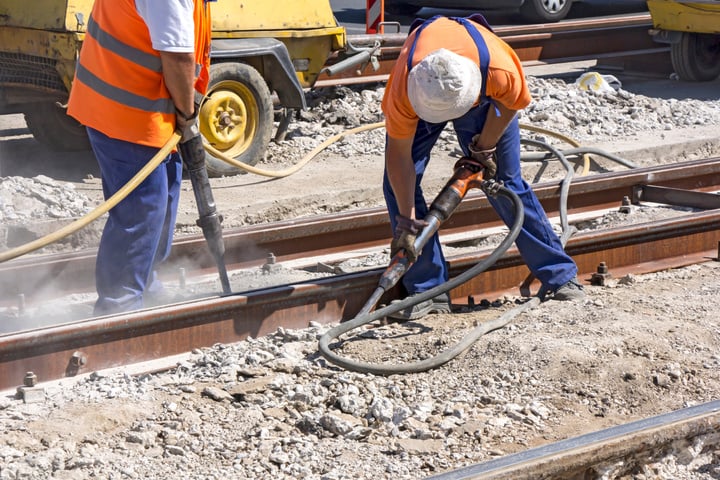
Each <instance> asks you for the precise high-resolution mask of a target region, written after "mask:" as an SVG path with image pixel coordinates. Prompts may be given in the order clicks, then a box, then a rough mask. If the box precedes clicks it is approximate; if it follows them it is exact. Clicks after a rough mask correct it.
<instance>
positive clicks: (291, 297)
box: [0, 210, 720, 390]
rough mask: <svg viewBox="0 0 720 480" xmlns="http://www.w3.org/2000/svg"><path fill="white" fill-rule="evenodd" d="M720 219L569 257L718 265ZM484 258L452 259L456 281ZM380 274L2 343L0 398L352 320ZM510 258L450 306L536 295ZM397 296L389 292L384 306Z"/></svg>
mask: <svg viewBox="0 0 720 480" xmlns="http://www.w3.org/2000/svg"><path fill="white" fill-rule="evenodd" d="M719 231H720V210H710V211H703V212H697V213H691V214H687V215H683V216H680V217H677V218H674V219H671V220H663V221H658V222H653V223H647V224H640V225H634V226H631V227H624V228H615V229H608V230H604V231H600V232H591V233H580V234H578V235H577V236H576V237H573V238H571V239H570V241H569V242H568V244H567V251H568V253H570V254H571V255H572V256H573V258H574V259H575V260H576V262H577V264H578V269H579V273H580V276H581V279H583V280H584V281H585V282H587V281H589V279H590V276H591V275H592V274H593V273H594V272H596V270H597V266H598V265H599V264H600V263H603V264H604V265H607V266H609V269H610V273H611V274H613V275H616V276H619V275H623V274H624V272H632V273H634V274H639V273H644V272H652V271H657V270H662V269H666V268H670V267H679V266H683V265H689V264H694V263H699V262H703V261H708V260H710V259H716V258H717V246H718V237H719V236H720V233H718V232H719ZM488 254H489V252H487V251H483V252H479V253H478V254H476V255H470V256H462V257H455V258H449V259H448V261H449V263H450V274H451V276H456V275H458V274H459V273H461V272H463V271H465V270H467V268H469V266H471V265H475V264H476V263H478V262H479V261H481V260H482V259H483V258H485V257H486V256H487V255H488ZM383 270H384V269H383V268H378V269H373V270H367V271H362V272H358V273H352V274H345V275H337V276H333V277H325V278H321V279H317V280H312V281H306V282H300V283H294V284H288V285H281V286H276V287H271V288H266V289H259V290H254V291H249V292H243V293H238V294H233V295H229V296H225V297H212V298H205V299H201V300H194V301H187V302H182V303H178V304H173V305H167V306H163V307H157V308H150V309H146V310H141V311H135V312H130V313H125V314H119V315H113V316H107V317H99V318H94V319H91V320H85V321H77V322H71V323H67V324H63V325H56V326H52V327H48V328H38V329H34V330H26V331H22V332H19V333H15V334H7V335H0V390H4V389H8V388H12V387H13V386H16V385H18V384H20V383H21V382H22V379H23V377H24V375H25V373H26V372H28V371H33V372H35V374H36V375H37V377H38V379H39V380H40V381H47V380H55V379H60V378H64V377H68V376H74V375H77V374H79V373H87V372H91V371H95V370H102V369H106V368H110V367H116V366H121V365H128V364H132V363H138V362H145V361H149V360H153V359H158V358H162V357H168V356H172V355H176V354H179V353H184V352H188V351H191V350H192V349H195V348H200V347H205V346H210V345H213V344H216V343H231V342H235V341H240V340H243V339H245V338H247V337H249V336H250V337H257V336H260V335H266V334H269V333H271V332H273V331H275V330H277V328H278V327H283V328H288V329H293V328H305V327H307V326H308V325H309V323H310V322H313V321H314V322H319V323H332V322H337V321H341V320H345V319H348V318H352V317H353V316H354V315H355V314H356V313H357V311H359V309H360V308H361V307H362V304H363V302H364V301H365V299H366V298H368V297H369V295H370V294H371V293H372V291H373V290H374V289H375V287H376V286H377V281H378V280H379V277H380V275H381V274H382V271H383ZM531 280H532V279H530V278H529V277H528V270H527V267H526V266H525V264H524V262H523V260H522V258H521V257H520V255H519V253H518V252H517V250H516V249H511V250H510V251H508V252H507V253H506V255H505V256H504V257H503V258H502V259H501V261H499V262H497V263H496V264H495V265H494V266H493V267H492V268H490V269H488V270H487V271H485V272H483V273H482V274H481V275H478V276H477V277H475V278H474V279H473V280H472V281H470V282H468V283H466V284H464V285H462V286H461V287H459V288H457V289H455V290H453V291H451V292H450V293H451V296H452V298H453V301H454V302H455V303H458V304H459V303H463V302H468V303H476V297H477V298H497V296H496V295H500V294H503V293H511V294H517V293H518V289H519V288H520V290H521V291H522V290H523V289H525V290H527V292H528V294H530V293H532V292H530V290H531V289H533V288H534V287H533V284H532V281H531ZM397 295H398V292H397V291H395V290H393V291H390V292H388V294H387V295H386V298H384V299H382V300H381V301H388V300H389V299H391V298H394V297H396V296H397Z"/></svg>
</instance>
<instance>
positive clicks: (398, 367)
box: [318, 171, 540, 375]
mask: <svg viewBox="0 0 720 480" xmlns="http://www.w3.org/2000/svg"><path fill="white" fill-rule="evenodd" d="M456 172H457V171H456ZM456 176H457V173H456ZM451 182H452V180H451ZM451 182H448V185H446V187H445V189H443V190H442V191H441V192H440V194H439V195H438V197H436V199H435V201H434V202H433V204H432V205H431V207H430V211H429V213H428V215H427V216H426V217H425V220H426V221H427V222H428V225H427V226H426V227H424V228H423V230H422V232H421V233H420V235H418V237H417V240H416V243H415V248H416V250H417V251H420V250H422V247H423V246H424V245H425V244H426V243H427V241H428V240H429V239H430V238H431V237H432V235H433V234H434V233H435V232H436V231H437V230H438V229H439V228H440V224H441V223H442V221H445V220H447V218H449V216H450V214H451V213H452V210H454V208H455V207H457V204H459V203H460V200H462V196H460V198H456V203H455V204H454V205H453V206H452V208H450V209H445V211H444V212H442V213H443V214H442V215H437V214H436V213H435V212H437V210H438V208H437V207H436V205H438V204H440V205H442V203H443V201H442V200H441V198H442V197H443V196H444V195H446V191H447V189H448V186H449V185H450V184H451ZM480 188H482V189H483V191H485V192H486V194H488V195H492V196H497V195H501V196H503V197H506V198H507V199H508V200H509V201H510V202H511V203H512V204H513V206H514V210H515V211H514V213H515V221H514V223H513V225H512V227H511V228H510V231H509V233H508V235H507V236H506V237H505V238H504V239H503V241H502V242H501V243H500V244H499V245H498V246H497V247H496V248H495V249H494V250H493V252H492V253H491V254H490V255H489V256H488V257H486V258H485V259H483V260H482V261H481V262H479V263H478V264H476V265H475V266H473V267H471V268H470V269H468V270H466V271H465V272H463V273H461V274H460V275H458V276H456V277H454V278H452V279H450V280H448V281H447V282H445V283H443V284H441V285H438V286H436V287H434V288H431V289H430V290H427V291H425V292H422V293H418V294H415V295H413V296H412V297H407V298H405V299H403V300H400V301H398V302H392V303H391V304H390V305H388V306H386V307H383V308H380V309H378V310H375V311H372V312H371V310H372V309H373V308H374V307H375V304H376V303H377V301H378V300H379V299H380V297H381V295H382V294H383V293H384V292H385V291H387V290H388V289H389V288H391V287H392V286H393V285H395V283H397V282H398V281H399V280H400V278H401V277H402V275H404V273H405V272H406V271H407V269H408V268H409V267H410V264H409V262H408V261H407V258H405V256H404V252H403V251H400V252H399V253H397V254H396V255H395V256H394V257H393V259H392V260H391V262H390V265H389V266H388V267H387V269H386V270H385V272H384V273H383V275H382V276H381V278H380V281H379V283H378V287H377V288H376V289H375V291H374V292H373V294H372V295H371V296H370V298H369V299H368V301H367V302H366V303H365V305H364V306H363V308H362V309H361V311H360V313H359V314H358V315H357V316H356V317H355V318H353V319H352V320H349V321H347V322H343V323H341V324H339V325H337V326H336V327H334V328H332V329H330V330H329V331H328V332H327V333H325V334H324V335H323V336H322V337H320V340H319V343H318V349H319V350H320V353H321V354H322V355H323V356H324V357H325V358H326V359H327V360H329V361H330V362H332V363H334V364H336V365H338V366H340V367H343V368H346V369H348V370H352V371H356V372H362V373H373V374H376V375H393V374H401V373H416V372H423V371H426V370H430V369H432V368H436V367H439V366H440V365H443V364H445V363H447V362H449V361H450V360H452V359H453V358H455V357H457V356H458V355H459V354H461V353H462V352H463V351H465V350H466V349H468V348H469V347H470V346H471V345H472V344H473V343H475V342H476V341H477V340H478V338H480V337H481V336H482V335H484V334H486V333H488V332H491V331H493V330H497V329H498V328H502V327H503V326H505V325H506V324H507V323H509V322H510V321H511V320H512V319H513V318H515V317H516V316H517V315H519V314H520V313H522V312H524V311H525V310H527V309H528V308H532V307H533V306H534V305H536V304H537V303H538V302H539V301H540V300H539V298H537V297H535V298H533V299H531V300H529V301H528V302H526V303H524V304H522V305H520V306H519V307H516V308H514V309H512V310H510V311H508V312H506V313H505V314H503V315H502V316H500V317H499V318H497V319H494V320H492V321H489V322H485V323H482V324H480V325H479V326H477V327H476V328H475V329H473V330H472V331H471V332H470V333H469V334H468V335H466V336H465V337H463V339H462V340H461V341H460V342H458V343H457V344H455V345H454V346H452V347H450V348H448V349H447V350H445V351H443V352H441V353H440V354H439V355H436V356H434V357H430V358H428V359H425V360H421V361H418V362H413V363H407V364H372V363H367V362H360V361H356V360H352V359H349V358H346V357H343V356H341V355H338V354H336V353H334V352H333V351H332V350H331V349H330V342H331V341H332V340H333V339H335V338H338V337H340V335H343V334H345V333H347V332H349V331H351V330H354V329H356V328H358V327H361V326H363V325H367V324H368V323H371V322H373V321H375V320H378V319H380V318H383V317H386V316H388V315H390V314H393V313H395V312H399V311H401V310H403V309H405V308H408V307H410V306H412V305H416V304H418V303H421V302H424V301H427V300H430V299H432V298H435V297H436V296H438V295H441V294H443V293H446V292H448V291H450V290H452V289H453V288H455V287H457V286H459V285H462V284H463V283H465V282H467V281H469V280H470V279H472V278H474V277H476V276H477V275H479V274H480V273H482V272H483V271H485V270H487V269H488V268H489V267H490V266H492V265H493V264H495V262H497V260H498V259H499V258H500V257H501V256H502V255H503V254H504V253H505V252H506V251H507V250H508V249H509V248H510V247H511V246H512V244H513V243H514V242H515V239H516V238H517V236H518V235H519V233H520V230H521V229H522V225H523V222H524V218H525V212H524V210H523V205H522V201H521V200H520V198H519V197H518V196H517V195H516V194H515V192H512V191H511V190H509V189H507V188H506V187H504V186H502V185H501V184H499V183H497V182H494V181H492V180H485V181H483V182H482V184H481V187H480Z"/></svg>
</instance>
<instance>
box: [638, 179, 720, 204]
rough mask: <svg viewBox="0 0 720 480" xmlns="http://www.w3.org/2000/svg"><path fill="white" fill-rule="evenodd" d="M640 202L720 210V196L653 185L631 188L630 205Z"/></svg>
mask: <svg viewBox="0 0 720 480" xmlns="http://www.w3.org/2000/svg"><path fill="white" fill-rule="evenodd" d="M640 202H652V203H663V204H665V205H674V206H677V207H689V208H699V209H702V210H712V209H715V208H720V195H717V194H715V193H708V192H696V191H695V190H682V189H679V188H668V187H657V186H654V185H636V186H634V187H633V198H632V203H633V204H634V205H637V204H639V203H640Z"/></svg>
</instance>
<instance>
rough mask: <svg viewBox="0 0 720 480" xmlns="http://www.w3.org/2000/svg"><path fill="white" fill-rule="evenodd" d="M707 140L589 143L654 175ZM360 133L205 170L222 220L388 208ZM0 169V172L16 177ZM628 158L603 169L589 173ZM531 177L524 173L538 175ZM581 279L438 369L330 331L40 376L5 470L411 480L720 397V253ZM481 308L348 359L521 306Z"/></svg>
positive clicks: (6, 406) (682, 472)
mask: <svg viewBox="0 0 720 480" xmlns="http://www.w3.org/2000/svg"><path fill="white" fill-rule="evenodd" d="M16 120H17V119H16ZM13 125H15V124H5V125H4V126H3V128H4V132H5V133H6V140H5V142H4V143H3V146H0V154H2V155H3V158H2V160H6V159H7V155H8V152H12V153H13V155H25V156H27V157H28V158H30V157H32V158H39V157H43V156H45V157H47V159H48V160H53V159H54V160H57V161H62V160H67V159H68V157H67V155H69V154H63V155H60V156H59V157H54V158H53V157H52V156H51V155H50V154H49V153H48V152H47V151H45V150H43V149H42V147H39V146H38V145H37V144H35V143H34V142H33V141H32V139H28V137H27V132H26V131H25V130H23V127H22V125H21V124H18V125H17V126H13ZM716 132H717V126H702V125H694V126H689V127H687V128H683V129H675V130H673V131H672V132H668V131H663V130H660V131H654V132H647V133H643V134H642V135H639V136H638V135H635V136H632V137H629V138H616V139H611V140H608V139H605V140H603V141H602V142H597V143H591V144H588V145H591V146H597V147H600V148H604V149H607V150H608V151H611V152H613V153H615V154H618V155H621V156H623V157H624V158H627V159H628V160H631V161H633V162H635V163H636V164H637V165H638V166H648V165H654V164H658V163H671V162H676V161H683V160H691V159H694V158H701V157H702V158H704V157H707V156H713V155H718V152H720V145H719V144H720V141H719V140H718V136H717V133H716ZM358 135H359V136H363V135H364V136H367V138H366V137H361V138H360V140H359V141H360V143H363V144H366V145H367V147H368V151H367V152H366V153H363V154H352V155H349V154H348V153H347V152H345V151H343V144H342V142H338V145H337V146H336V149H333V150H330V151H328V152H323V153H321V154H320V155H318V157H317V158H316V159H314V160H313V161H311V162H309V163H308V164H307V166H306V167H304V168H303V169H302V170H300V171H299V172H298V173H296V174H294V175H292V176H290V177H287V178H282V179H273V180H270V179H265V178H260V177H257V176H254V175H241V176H236V177H228V178H221V179H214V180H213V182H212V183H213V193H214V196H215V199H216V203H217V207H218V210H219V212H220V213H221V214H223V216H224V217H225V219H226V220H225V226H226V227H227V228H230V227H236V226H241V225H247V224H253V223H261V222H269V221H273V220H280V219H288V218H297V217H301V216H309V215H319V214H324V213H329V212H335V211H342V210H347V209H355V208H363V207H376V206H381V205H383V201H382V193H381V190H380V188H381V176H382V164H383V160H382V155H381V153H380V151H379V150H378V147H377V145H378V142H381V141H382V133H381V132H377V131H374V132H368V133H362V134H358ZM308 150H309V149H308V148H306V149H300V148H298V151H296V152H286V151H284V150H283V151H278V152H276V153H275V155H273V156H272V157H271V158H269V160H268V162H267V165H266V167H267V168H278V169H280V168H286V167H287V166H288V165H292V164H294V163H295V162H297V161H299V159H300V158H302V156H303V155H304V154H305V153H306V152H307V151H308ZM74 155H76V158H75V160H76V161H80V160H83V159H82V158H79V157H82V154H80V155H78V154H74ZM456 158H457V152H456V150H455V148H454V147H452V146H449V145H448V146H445V145H443V146H441V147H440V148H439V150H438V151H437V154H436V156H435V157H434V159H433V161H432V162H431V166H430V169H429V170H428V174H427V177H426V184H425V188H426V192H427V195H428V197H432V196H433V193H434V192H435V191H436V190H437V189H439V188H440V186H441V185H442V184H444V182H445V181H446V179H447V178H448V176H449V175H450V173H451V169H452V165H453V163H454V161H455V160H456ZM84 160H88V158H85V159H84ZM2 165H3V170H2V172H0V173H2V174H3V175H21V174H23V173H22V172H23V169H24V168H25V167H24V166H23V165H21V164H13V165H10V166H9V165H8V163H7V162H4V163H3V164H2ZM58 165H59V164H49V165H48V167H47V169H48V173H46V174H47V175H49V176H51V177H53V178H56V179H61V180H64V181H68V182H71V183H72V184H73V185H74V186H75V188H76V189H77V190H78V191H79V192H81V193H83V194H85V195H87V196H88V197H89V198H91V199H92V200H93V201H99V198H100V183H99V179H98V176H97V172H96V171H93V170H92V168H93V167H92V166H90V167H88V168H87V169H85V170H84V171H83V170H78V171H67V170H63V169H62V168H60V167H59V166H58ZM88 165H90V164H88ZM622 168H624V167H622V166H618V165H617V164H615V163H613V162H609V161H605V160H597V161H595V162H594V163H593V171H596V172H597V171H606V170H618V169H622ZM8 169H9V170H8ZM50 172H51V173H50ZM535 173H536V170H533V167H528V171H527V176H528V178H532V177H534V176H535ZM196 216H197V211H196V209H195V205H194V200H193V197H192V192H191V190H190V186H189V183H188V182H186V183H185V187H184V190H183V197H182V205H181V207H180V213H179V226H180V229H179V233H180V234H182V233H183V232H188V233H190V232H192V233H195V232H197V229H196V227H195V219H196ZM586 288H587V298H586V299H585V300H583V301H580V302H577V303H571V302H554V301H548V302H544V303H542V304H540V305H539V306H537V307H536V308H534V309H532V310H529V311H528V312H525V313H523V314H521V315H519V316H518V317H517V318H515V319H514V320H513V321H512V322H511V323H510V324H509V325H507V326H506V327H505V328H502V329H500V330H496V331H493V332H491V333H488V334H487V335H485V336H483V337H481V338H480V339H479V340H478V341H477V342H476V343H475V344H474V345H473V346H472V347H471V348H470V349H468V350H467V351H466V352H465V353H463V354H462V355H461V356H459V357H458V358H456V359H454V360H452V361H450V362H449V363H447V364H445V365H443V366H442V367H440V368H437V369H433V370H430V371H428V372H422V373H413V374H408V375H394V376H390V377H378V376H373V375H367V374H358V373H353V372H347V371H344V370H342V369H339V368H338V367H336V366H334V365H332V364H330V363H329V362H327V361H326V360H325V359H323V358H322V357H321V356H319V355H318V351H317V338H318V337H319V336H320V335H321V334H322V333H323V332H324V331H325V329H326V328H327V327H320V326H311V327H310V328H308V329H307V330H306V331H301V332H285V331H282V330H279V331H278V333H277V334H275V335H271V336H268V337H266V338H259V339H249V340H248V341H246V342H240V343H239V344H237V345H227V346H224V345H218V346H215V347H213V348H208V349H203V350H197V351H194V352H191V353H189V354H188V355H187V356H186V357H185V358H183V359H180V360H178V362H177V367H175V368H173V369H171V370H170V371H167V372H163V373H157V374H151V375H137V376H134V375H130V374H128V373H127V372H122V371H120V372H116V371H113V372H98V373H95V374H93V375H90V376H88V377H83V378H79V379H74V380H72V379H68V380H63V381H61V382H55V383H52V384H50V383H48V384H45V385H43V386H44V388H45V400H44V401H43V402H39V403H28V404H24V403H23V402H22V401H20V400H18V399H16V398H15V397H14V392H6V394H5V395H4V396H2V397H0V430H1V431H2V432H3V433H2V437H1V438H2V442H0V478H2V479H5V478H8V479H10V478H68V479H69V478H72V479H82V478H146V479H165V478H197V479H200V478H202V479H207V478H218V479H219V478H248V479H269V478H273V479H295V478H308V479H317V480H340V479H353V480H355V479H365V478H367V479H370V478H372V479H377V478H387V479H417V478H424V477H427V476H429V475H432V474H437V473H440V472H443V471H447V470H450V469H453V468H458V467H460V466H463V465H467V464H471V463H475V462H480V461H484V460H488V459H492V458H497V457H498V456H501V455H506V454H509V453H513V452H518V451H523V450H525V449H527V448H531V447H535V446H540V445H545V444H547V443H549V442H553V441H557V440H560V439H565V438H569V437H572V436H575V435H579V434H582V433H587V432H589V431H594V430H598V429H601V428H605V427H609V426H612V425H617V424H621V423H625V422H629V421H632V420H637V419H640V418H644V417H647V416H651V415H657V414H661V413H666V412H669V411H672V410H676V409H680V408H683V407H687V406H691V405H696V404H699V403H704V402H708V401H711V400H716V399H717V398H718V397H720V353H719V352H720V329H719V328H718V318H720V308H719V307H718V305H719V304H720V263H718V262H717V261H708V262H706V263H704V264H701V265H696V266H692V267H688V268H683V269H678V270H672V271H665V272H658V273H654V274H649V275H639V276H628V277H623V278H616V279H613V280H612V281H610V282H608V284H607V285H606V286H603V287H595V286H589V285H588V286H587V287H586ZM486 300H488V302H487V303H486V304H484V305H481V306H480V307H477V308H475V309H473V310H467V309H457V310H456V311H455V312H454V313H453V314H450V315H434V316H430V317H427V318H425V319H423V320H422V321H418V322H407V323H388V324H379V325H376V326H375V327H374V328H366V329H363V330H362V331H361V332H358V335H355V336H354V337H353V339H352V341H348V342H345V343H343V344H342V345H340V346H339V347H338V348H340V350H338V351H339V352H342V353H343V354H344V355H349V356H351V357H352V358H357V359H358V360H363V361H368V362H393V363H398V362H411V361H417V360H420V359H424V358H427V357H428V356H432V355H435V354H437V353H438V352H440V351H442V350H444V349H445V348H447V347H448V346H450V345H452V344H453V343H454V342H456V341H458V340H459V339H460V338H462V337H463V336H464V335H466V334H467V333H468V332H469V331H470V330H471V329H472V328H474V327H475V326H476V325H478V324H479V323H481V322H483V321H485V320H487V319H491V318H496V317H498V316H499V315H500V314H501V313H502V312H506V311H508V310H510V309H512V308H516V307H517V305H518V303H519V302H522V301H523V299H521V298H518V297H508V298H503V299H495V298H489V299H486ZM715 449H716V447H714V446H709V447H707V448H704V447H703V446H702V445H695V446H691V447H688V448H687V449H686V450H684V451H683V452H679V453H678V455H677V456H676V457H671V458H669V459H668V458H665V459H658V460H657V461H655V462H651V463H649V464H647V465H644V466H634V465H611V466H606V470H604V471H603V472H596V473H597V475H596V476H594V477H593V476H588V477H587V478H605V479H622V480H629V479H637V480H641V479H642V480H649V479H674V480H686V479H687V480H689V479H701V480H704V479H708V480H710V479H717V478H720V467H718V462H717V461H716V458H715V457H714V456H713V453H712V452H713V451H714V450H715ZM603 475H604V476H603Z"/></svg>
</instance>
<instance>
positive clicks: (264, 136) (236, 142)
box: [199, 63, 273, 177]
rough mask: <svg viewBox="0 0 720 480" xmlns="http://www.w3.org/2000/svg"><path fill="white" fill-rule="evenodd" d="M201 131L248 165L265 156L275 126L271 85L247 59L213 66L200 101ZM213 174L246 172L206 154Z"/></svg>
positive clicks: (221, 150)
mask: <svg viewBox="0 0 720 480" xmlns="http://www.w3.org/2000/svg"><path fill="white" fill-rule="evenodd" d="M199 123H200V132H201V133H202V135H203V137H205V141H207V142H208V143H209V144H210V145H212V146H213V147H215V148H216V149H217V150H219V151H220V152H222V153H223V154H224V155H226V156H228V157H230V158H234V159H235V160H238V161H240V162H243V163H245V164H248V165H255V164H257V163H258V162H259V161H260V160H261V159H262V158H263V157H264V156H265V153H266V151H267V148H268V143H269V142H270V136H271V134H272V129H273V104H272V97H271V96H270V89H269V88H268V86H267V83H265V80H264V79H263V77H262V76H261V75H260V73H259V72H258V71H257V70H255V69H254V68H252V67H251V66H249V65H245V64H244V63H216V64H213V65H211V66H210V86H209V88H208V93H207V95H206V96H205V99H204V100H203V102H202V104H201V105H200V115H199ZM205 165H206V166H207V171H208V175H209V176H210V177H222V176H231V175H237V174H239V173H245V170H243V169H241V168H237V167H234V166H232V165H230V164H229V163H226V162H224V161H223V160H220V159H218V158H215V157H213V156H212V155H210V154H207V153H206V155H205Z"/></svg>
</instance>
